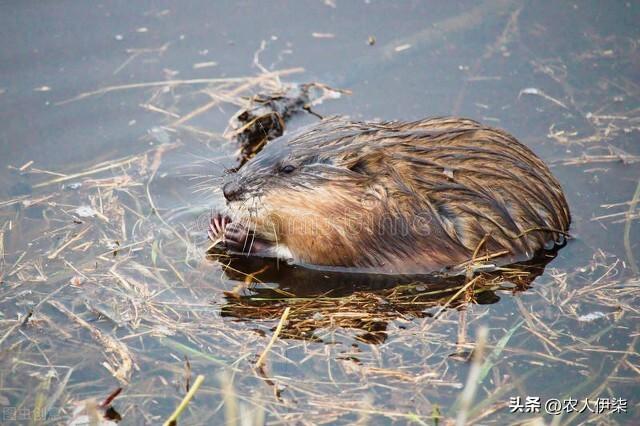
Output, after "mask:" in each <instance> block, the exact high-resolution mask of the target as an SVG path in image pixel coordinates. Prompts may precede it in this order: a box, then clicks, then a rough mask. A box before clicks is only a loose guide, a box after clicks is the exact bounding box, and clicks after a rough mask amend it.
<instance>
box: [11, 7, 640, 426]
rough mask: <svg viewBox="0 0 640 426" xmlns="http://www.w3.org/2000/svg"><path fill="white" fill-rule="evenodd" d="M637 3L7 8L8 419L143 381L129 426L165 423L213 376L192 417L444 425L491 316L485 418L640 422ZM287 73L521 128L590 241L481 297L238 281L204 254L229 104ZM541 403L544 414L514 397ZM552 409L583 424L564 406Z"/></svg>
mask: <svg viewBox="0 0 640 426" xmlns="http://www.w3.org/2000/svg"><path fill="white" fill-rule="evenodd" d="M639 19H640V7H639V5H638V4H637V3H633V2H628V3H625V2H617V3H612V4H600V2H595V1H593V2H580V3H576V4H573V3H564V4H554V3H548V4H543V3H534V2H514V1H507V0H487V1H484V2H481V3H479V2H456V3H455V4H446V5H445V4H444V3H443V2H435V1H430V2H411V3H410V2H403V3H393V4H390V3H386V2H385V3H383V2H375V1H373V2H342V1H337V2H333V1H325V2H322V1H314V2H287V3H277V4H273V3H266V2H242V3H236V2H226V3H218V4H215V5H213V4H211V3H210V2H188V3H177V2H138V3H136V4H135V5H131V4H130V3H129V2H109V3H102V4H97V3H92V2H86V3H77V2H45V3H42V2H15V3H14V4H4V5H2V6H0V34H1V35H2V37H1V38H0V123H1V127H0V179H1V182H2V185H0V242H1V244H0V365H1V368H0V410H1V412H0V416H1V417H0V419H2V420H1V422H2V423H3V424H5V423H6V424H29V423H30V422H32V423H36V424H37V423H38V422H40V419H39V417H42V416H43V415H44V414H46V417H47V419H48V422H49V423H65V422H66V420H65V419H66V418H68V416H69V415H70V414H71V412H72V410H73V406H74V405H73V403H74V402H78V401H81V400H86V399H89V398H95V399H96V400H98V402H100V401H102V400H104V399H105V398H106V397H107V396H108V395H109V394H110V393H111V392H112V391H114V390H115V389H116V388H118V387H123V392H122V393H121V394H120V395H119V396H118V398H117V399H116V400H115V402H114V403H113V406H114V408H115V409H116V410H117V411H118V412H119V413H120V414H122V415H123V417H124V419H123V421H122V424H158V423H160V422H162V421H164V420H165V419H166V418H167V417H168V416H169V414H170V413H171V412H172V411H173V409H174V408H175V407H176V406H177V405H178V403H179V401H180V400H181V399H182V398H183V397H184V395H185V391H186V390H185V385H186V384H187V382H188V383H190V384H193V382H194V379H195V377H196V376H197V375H199V374H203V375H204V376H205V381H204V384H203V386H202V387H201V388H200V389H199V390H198V392H197V393H196V396H195V399H194V400H192V401H191V403H190V404H189V407H188V408H187V410H186V411H185V412H184V413H183V414H182V417H181V421H180V423H182V424H221V423H223V422H224V421H230V419H231V418H233V417H234V416H235V415H237V414H240V415H242V416H243V417H244V418H245V419H246V418H249V417H250V416H254V419H258V420H259V418H260V416H264V418H265V419H266V421H267V422H268V423H270V424H275V423H291V424H320V423H329V424H350V423H354V422H356V421H361V422H362V423H363V424H364V423H366V422H369V423H370V424H396V423H398V424H404V423H409V422H415V423H418V424H442V423H443V422H444V421H452V420H453V419H455V418H456V417H457V416H458V415H459V413H460V411H461V407H462V406H463V405H464V403H463V402H462V401H461V396H460V395H461V393H462V389H463V388H464V387H465V384H466V381H467V377H468V375H469V371H470V365H471V364H470V363H469V362H467V361H465V359H466V356H467V355H468V354H469V353H470V352H471V351H472V350H473V348H474V343H475V342H476V333H477V331H478V329H479V327H480V326H482V325H484V326H487V327H488V330H489V335H488V342H487V344H488V347H487V349H486V351H487V353H488V356H487V357H486V358H485V360H486V361H485V363H484V364H483V368H482V370H481V373H480V379H479V380H480V386H479V387H478V389H477V391H476V394H475V398H474V400H473V403H472V404H471V406H470V407H469V409H468V410H465V412H466V413H467V414H468V420H469V421H470V422H472V423H491V424H505V423H514V422H519V421H524V420H527V419H533V418H536V417H541V418H542V419H543V421H544V422H546V423H552V422H556V423H554V424H565V423H569V424H576V423H581V422H587V421H594V422H602V423H604V424H617V423H620V424H633V419H635V418H637V417H638V416H639V415H640V413H639V412H638V408H637V407H638V395H640V384H639V380H640V377H639V373H638V372H639V371H640V360H639V358H638V344H637V339H638V336H639V334H638V332H639V331H640V330H639V329H638V325H637V324H638V321H637V319H638V307H639V306H640V305H639V303H638V302H639V300H640V287H639V284H640V276H639V275H638V273H637V268H638V266H637V265H638V263H639V262H640V259H639V258H640V255H637V253H638V241H639V237H640V224H639V223H638V219H639V218H640V213H639V210H637V209H636V204H637V198H638V195H637V194H636V197H635V201H634V193H637V191H638V190H637V187H638V184H639V179H640V145H638V137H639V129H640V109H639V105H640V102H639V101H640V51H639V49H638V44H639V43H640V32H639V31H638V27H637V22H638V21H639ZM263 42H264V44H263ZM261 45H262V46H263V48H261ZM256 55H257V56H256ZM256 58H257V60H256ZM256 62H257V63H258V64H259V66H262V67H264V68H265V69H266V71H269V72H272V74H270V75H268V76H267V77H264V76H263V78H262V80H258V79H256V78H255V77H256V76H258V75H260V74H261V73H262V71H263V70H261V69H260V68H259V66H258V65H256ZM300 68H303V69H304V70H302V69H300ZM274 72H278V73H281V75H280V74H278V75H280V77H279V78H280V79H281V80H282V81H283V82H287V81H299V82H307V81H319V82H322V83H325V84H328V85H331V86H334V87H339V88H345V89H349V90H351V91H352V95H350V96H343V97H341V98H340V99H337V100H330V101H326V102H324V103H323V104H322V105H319V106H317V107H316V110H317V112H318V113H320V114H322V115H329V114H348V115H350V116H352V117H354V118H357V119H375V118H382V119H403V120H414V119H419V118H423V117H426V116H434V115H443V114H456V115H463V116H468V117H471V118H474V119H477V120H479V121H482V122H485V123H487V124H491V125H496V126H499V127H502V128H505V129H507V130H508V131H509V132H511V133H513V134H514V135H515V136H516V137H518V138H519V139H520V140H521V141H522V142H524V143H525V144H526V145H527V146H529V147H530V148H531V149H533V150H534V151H535V152H536V153H537V154H538V155H540V157H542V158H543V159H544V160H545V161H546V162H547V163H548V164H550V165H551V166H552V170H553V172H554V174H555V175H556V176H557V177H558V179H559V180H560V182H561V183H562V185H563V187H564V189H565V192H566V195H567V198H568V201H569V204H570V207H571V210H572V217H573V222H572V227H571V233H572V234H573V236H574V237H575V238H574V239H573V240H572V241H570V243H569V244H568V245H567V246H566V247H565V248H563V249H562V250H561V251H560V252H559V253H558V256H557V257H556V258H555V259H552V260H551V261H550V263H549V264H548V265H546V268H545V269H542V268H538V269H537V270H536V272H535V273H533V275H530V276H534V275H537V274H538V273H541V275H539V276H537V278H536V279H535V281H534V282H533V283H532V284H529V283H523V282H521V281H522V280H521V278H522V277H520V276H519V275H518V273H517V271H515V272H513V273H512V274H511V275H510V277H508V278H509V279H504V277H502V278H500V279H495V280H493V281H491V280H490V281H489V282H488V284H487V285H485V286H484V287H482V288H477V289H475V295H474V296H472V297H471V296H469V297H470V299H471V300H466V302H472V303H463V302H464V300H460V299H459V298H458V299H455V300H453V299H452V296H454V295H455V294H456V293H457V292H458V290H459V289H460V288H461V286H462V285H463V284H464V281H462V283H460V282H453V283H451V286H448V287H443V286H439V285H429V284H430V283H425V282H415V281H411V282H397V283H393V282H392V283H389V282H383V281H382V280H376V279H373V280H371V281H368V282H366V283H365V284H364V285H363V284H362V283H361V282H358V280H357V279H355V278H354V277H352V276H349V275H341V274H321V273H315V275H313V274H312V275H309V274H308V273H305V272H304V271H300V270H292V271H291V270H288V269H287V268H286V266H282V268H283V270H280V271H276V268H275V267H274V266H273V265H271V267H270V269H266V270H264V267H265V266H269V265H265V264H263V263H260V262H258V263H250V264H248V265H247V264H244V265H240V266H242V267H240V266H239V267H238V268H237V269H238V271H232V270H227V271H226V272H223V269H222V267H221V265H220V263H218V262H216V261H214V260H211V259H207V258H206V257H205V253H204V251H205V249H206V248H207V241H206V233H205V225H206V219H207V217H208V214H209V211H210V210H211V209H216V208H219V207H221V206H222V204H223V199H222V196H221V194H220V193H218V192H216V191H214V189H215V188H216V187H217V183H218V181H219V177H220V176H222V174H223V171H224V169H225V168H227V167H231V166H233V165H234V164H235V150H236V146H234V144H233V143H232V142H230V141H229V140H227V139H225V138H223V137H222V134H223V132H224V130H225V128H226V126H227V121H228V119H229V118H230V117H231V116H232V115H233V114H234V113H235V112H236V111H237V110H238V105H234V104H233V102H229V101H230V100H231V101H238V100H239V99H240V96H242V95H249V94H251V93H254V92H255V91H257V90H260V89H261V88H262V89H264V88H268V86H269V84H274V82H277V81H276V77H275V76H276V74H273V73H274ZM261 85H262V86H261ZM313 120H314V118H313V117H312V116H308V115H305V116H300V117H297V118H295V119H294V120H293V121H292V122H291V123H290V126H292V127H297V126H300V125H301V124H303V123H306V122H311V121H313ZM206 179H211V180H210V181H207V180H206ZM198 185H200V186H198ZM209 186H210V188H211V190H207V187H209ZM200 188H205V190H204V191H200V190H199V189H200ZM243 268H244V269H243ZM243 272H244V274H243ZM246 273H253V275H252V276H250V277H247V275H246ZM519 277H520V278H519ZM519 280H520V281H519ZM525 281H526V280H525ZM247 282H251V283H252V284H251V287H252V289H248V288H246V287H247V285H246V283H247ZM512 282H516V283H517V284H518V285H517V286H514V284H513V283H512ZM396 284H398V285H396ZM431 284H432V283H431ZM286 306H289V307H291V314H290V318H289V322H288V324H287V325H286V326H285V327H284V328H283V330H282V334H281V337H282V339H279V340H277V341H276V342H275V344H274V346H273V347H272V348H271V350H270V352H269V354H268V356H267V363H266V365H265V368H264V369H259V370H257V369H256V368H255V361H256V359H257V358H258V356H259V355H260V354H261V353H262V352H263V350H264V349H265V347H266V345H267V344H268V342H269V340H270V338H271V336H272V335H273V332H274V331H273V330H274V328H275V326H276V325H277V323H278V321H279V319H280V317H281V315H282V313H283V310H284V308H285V307H286ZM527 396H529V397H539V398H540V401H541V407H540V408H539V409H537V408H536V404H535V401H534V402H530V403H529V404H528V405H527V406H526V407H525V408H524V409H523V410H522V411H528V412H515V413H512V411H513V409H512V407H510V398H517V397H520V398H521V399H522V401H523V402H524V401H525V400H526V397H527ZM612 398H616V399H620V398H622V399H623V400H625V401H626V404H627V405H626V409H625V410H624V411H626V413H625V412H615V411H623V410H621V409H618V410H615V409H614V408H613V407H612V406H611V404H612ZM552 399H558V400H560V401H561V402H562V401H566V400H571V399H575V400H577V401H578V403H577V409H576V410H582V411H583V412H582V413H578V412H577V411H575V410H571V409H565V410H563V411H564V412H563V414H562V415H556V416H554V415H551V414H548V413H546V412H545V408H547V410H546V411H553V410H552V409H551V408H553V407H551V406H547V407H545V404H546V403H547V402H548V401H549V400H552ZM585 399H587V400H589V402H590V404H589V405H586V406H585V402H584V401H585ZM598 399H600V400H601V402H598ZM605 400H606V401H605ZM607 401H608V402H607ZM223 402H224V404H223ZM598 404H600V405H598ZM607 404H609V406H608V407H607V406H606V405H607ZM513 405H514V404H512V406H513ZM614 405H615V406H616V407H618V408H620V405H621V404H620V401H617V402H616V401H614ZM234 407H235V408H234ZM593 411H595V412H593ZM258 420H256V421H255V423H258V422H259V421H258Z"/></svg>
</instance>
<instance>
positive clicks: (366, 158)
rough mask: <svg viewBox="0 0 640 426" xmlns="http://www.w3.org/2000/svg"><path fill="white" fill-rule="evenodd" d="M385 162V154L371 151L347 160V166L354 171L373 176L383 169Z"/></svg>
mask: <svg viewBox="0 0 640 426" xmlns="http://www.w3.org/2000/svg"><path fill="white" fill-rule="evenodd" d="M383 163H384V162H383V155H382V154H381V153H379V152H370V153H366V154H363V155H354V156H353V157H352V158H350V159H349V160H348V161H347V168H348V169H349V170H351V171H352V172H355V173H359V174H361V175H366V176H371V175H373V174H376V173H378V172H379V171H380V170H381V169H382V167H383Z"/></svg>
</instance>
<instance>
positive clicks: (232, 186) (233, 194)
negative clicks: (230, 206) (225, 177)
mask: <svg viewBox="0 0 640 426" xmlns="http://www.w3.org/2000/svg"><path fill="white" fill-rule="evenodd" d="M241 192H242V188H241V187H240V185H238V183H237V182H227V183H226V184H224V186H223V187H222V193H223V194H224V198H226V199H227V201H233V200H237V199H238V198H239V196H240V193H241Z"/></svg>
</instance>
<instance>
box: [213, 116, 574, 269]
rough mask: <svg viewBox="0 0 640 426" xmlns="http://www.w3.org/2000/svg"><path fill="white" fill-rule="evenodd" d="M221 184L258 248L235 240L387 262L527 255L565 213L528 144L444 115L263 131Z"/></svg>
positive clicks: (445, 263) (553, 235) (303, 253)
mask: <svg viewBox="0 0 640 426" xmlns="http://www.w3.org/2000/svg"><path fill="white" fill-rule="evenodd" d="M224 189H225V191H224V192H225V196H226V197H227V199H228V204H229V207H230V212H231V215H232V220H233V221H234V223H235V224H236V227H235V231H236V232H237V231H238V229H241V230H242V229H244V230H245V232H244V233H243V232H240V235H241V236H244V237H245V242H246V241H249V240H251V242H252V243H255V244H257V245H256V247H257V248H259V249H260V250H262V253H260V252H259V250H258V249H256V250H253V248H252V247H251V246H247V244H240V247H235V248H237V249H242V250H245V251H247V252H252V253H254V252H256V254H263V255H279V256H284V257H289V258H291V259H293V260H294V261H296V262H301V263H311V264H318V265H327V266H348V267H360V268H367V269H371V268H373V269H376V270H380V271H386V272H397V273H415V272H429V271H434V270H439V269H442V268H445V267H451V266H455V265H459V264H462V263H464V262H466V261H469V260H471V259H472V258H474V257H475V258H480V257H483V256H485V257H486V256H489V258H493V259H496V260H497V261H500V262H502V263H508V262H510V261H515V260H523V259H528V258H531V257H532V256H533V255H534V254H535V253H536V252H539V251H541V250H543V249H544V248H545V247H546V248H549V247H552V246H553V244H554V242H558V241H562V240H563V236H564V234H565V233H566V231H567V230H568V228H569V223H570V215H569V208H568V206H567V203H566V200H565V197H564V195H563V192H562V189H561V187H560V185H559V184H558V182H557V180H556V179H555V178H554V176H553V175H552V174H551V172H550V171H549V169H548V168H547V166H546V165H545V164H544V163H543V162H542V161H541V160H540V159H539V158H538V157H537V156H536V155H535V154H534V153H533V152H532V151H531V150H529V149H528V148H527V147H525V146H524V145H522V144H521V143H519V142H518V141H517V140H516V139H515V138H514V137H512V136H511V135H509V134H507V133H506V132H504V131H502V130H498V129H495V128H491V127H486V126H483V125H481V124H479V123H477V122H475V121H472V120H468V119H461V118H453V117H448V118H433V119H427V120H422V121H417V122H411V123H402V122H383V123H368V122H352V121H349V120H347V119H345V118H339V117H334V118H330V119H326V120H323V121H321V122H319V123H316V124H314V125H312V126H309V127H307V128H304V129H302V130H300V131H298V132H296V133H295V134H292V135H288V136H284V137H281V138H279V139H277V140H275V141H273V142H271V143H270V144H269V145H267V147H266V148H265V149H264V150H263V151H262V152H260V153H259V154H258V155H257V156H256V157H255V158H253V159H252V160H251V161H249V162H248V163H247V164H246V165H245V166H244V167H243V168H242V169H240V171H239V172H238V173H236V174H233V175H231V176H230V177H229V178H228V181H227V184H226V185H225V187H224ZM229 237H230V238H229V240H230V241H233V236H232V235H229ZM248 237H250V238H248ZM236 239H237V238H236ZM237 245H238V244H236V246H237ZM232 248H233V247H232Z"/></svg>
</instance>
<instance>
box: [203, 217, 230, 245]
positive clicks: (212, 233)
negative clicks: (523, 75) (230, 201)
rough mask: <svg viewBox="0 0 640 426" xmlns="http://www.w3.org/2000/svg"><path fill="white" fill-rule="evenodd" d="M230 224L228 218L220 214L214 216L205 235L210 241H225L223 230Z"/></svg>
mask: <svg viewBox="0 0 640 426" xmlns="http://www.w3.org/2000/svg"><path fill="white" fill-rule="evenodd" d="M230 223H231V218H230V217H229V216H223V215H221V214H220V213H217V214H215V215H214V216H213V217H212V218H211V221H210V222H209V229H208V230H207V234H208V235H209V239H210V240H211V241H218V240H220V239H221V240H222V241H223V242H224V240H225V235H224V233H225V228H226V227H227V225H229V224H230Z"/></svg>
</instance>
